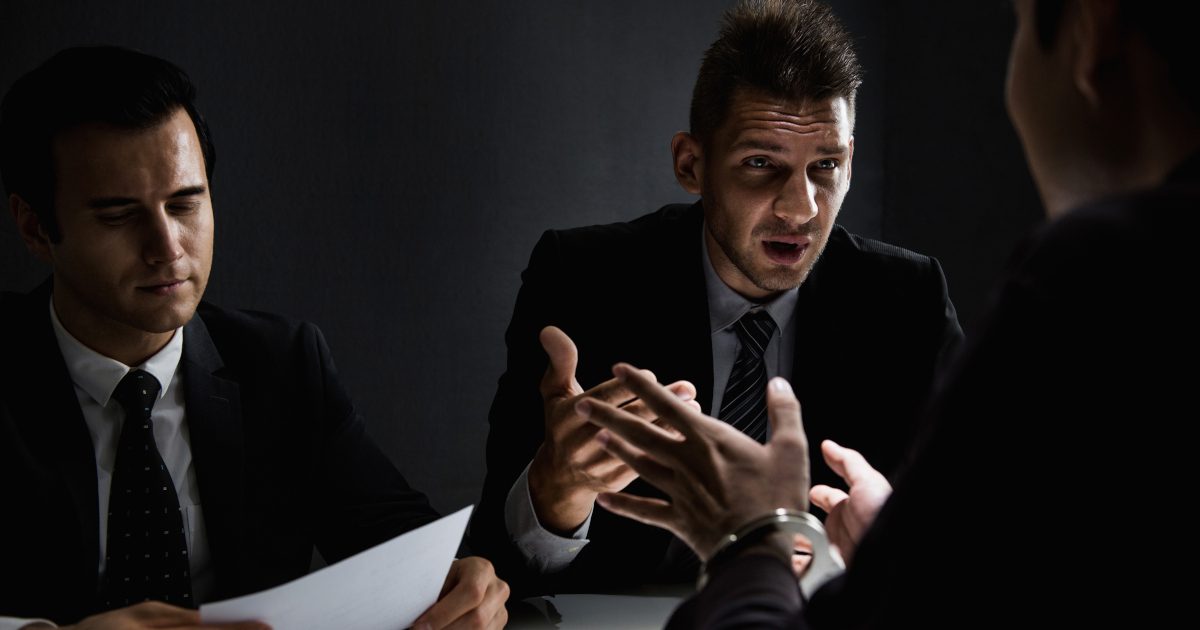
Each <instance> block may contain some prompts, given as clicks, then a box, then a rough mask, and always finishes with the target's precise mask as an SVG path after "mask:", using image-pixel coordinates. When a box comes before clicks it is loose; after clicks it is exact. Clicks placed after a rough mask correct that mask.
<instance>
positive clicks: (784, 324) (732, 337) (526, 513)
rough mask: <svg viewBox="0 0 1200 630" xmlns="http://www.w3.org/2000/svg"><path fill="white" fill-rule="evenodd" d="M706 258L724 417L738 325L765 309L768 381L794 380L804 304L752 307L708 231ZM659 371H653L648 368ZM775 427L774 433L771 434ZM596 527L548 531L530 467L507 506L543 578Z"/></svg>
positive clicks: (717, 399) (787, 294)
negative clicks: (771, 327) (711, 246)
mask: <svg viewBox="0 0 1200 630" xmlns="http://www.w3.org/2000/svg"><path fill="white" fill-rule="evenodd" d="M700 243H701V246H700V247H701V257H702V258H703V259H704V260H703V265H704V284H705V287H706V288H707V289H708V322H709V326H710V329H711V332H712V356H713V399H712V407H711V409H712V414H713V415H714V416H717V415H719V414H720V410H721V401H722V400H723V399H724V397H725V386H726V385H727V384H728V383H729V375H730V374H731V373H732V372H733V364H734V361H736V360H737V354H738V351H739V350H741V342H740V341H739V340H738V336H737V332H736V330H735V329H734V324H736V323H737V321H738V320H739V319H741V317H742V316H743V315H745V314H746V313H748V312H750V311H751V310H753V309H758V308H761V309H762V310H764V311H766V312H767V314H769V315H770V316H771V319H773V320H775V326H776V328H775V332H774V334H772V336H771V340H770V341H768V342H767V349H766V352H765V353H764V354H763V361H764V362H765V363H766V368H767V378H773V377H776V376H782V377H784V378H786V379H788V380H789V381H791V380H792V359H793V358H794V355H795V348H796V318H795V317H794V315H795V313H796V302H797V300H798V299H799V294H800V289H799V287H796V288H793V289H790V290H788V291H784V292H783V293H782V294H780V295H779V296H778V297H776V298H775V299H774V300H772V301H771V302H770V303H767V304H758V303H755V302H751V301H750V300H747V299H746V298H744V297H742V296H741V295H739V294H738V293H737V291H734V290H733V289H732V288H730V287H729V285H727V284H725V281H724V280H722V279H721V276H719V275H717V270H716V269H714V268H713V264H712V259H711V258H709V255H708V239H706V238H705V235H704V230H703V229H701V232H700ZM647 367H651V368H652V367H653V366H647ZM769 431H770V427H768V432H769ZM591 524H592V514H591V513H590V512H589V513H588V517H587V519H586V520H585V521H584V522H583V525H580V526H579V529H577V530H575V531H574V532H572V534H571V535H570V536H569V537H564V536H559V535H557V534H554V533H552V532H550V531H549V530H547V529H546V528H544V527H542V525H541V523H540V522H539V521H538V518H537V514H536V512H534V509H533V498H532V497H531V495H530V493H529V466H526V467H525V470H524V471H523V472H522V473H521V476H520V477H518V478H517V481H516V483H514V484H513V487H512V489H511V490H509V492H508V498H507V499H506V501H505V503H504V525H505V527H506V528H507V529H508V533H509V535H510V536H511V537H512V540H513V543H515V544H516V546H517V549H519V550H520V551H521V555H522V556H524V557H525V560H526V565H527V566H528V567H530V568H532V569H536V570H537V571H539V572H541V573H554V572H555V571H561V570H563V569H565V568H567V566H568V565H570V564H571V562H572V561H573V560H574V559H575V556H577V555H579V552H580V550H582V549H583V548H584V547H585V546H587V544H588V542H590V541H589V540H588V538H587V532H588V529H589V528H590V527H591ZM671 543H672V545H671V548H670V549H668V552H667V555H668V557H672V556H674V555H678V554H679V553H681V552H683V551H684V550H685V549H686V547H683V546H682V543H679V542H678V541H677V540H674V539H672V541H671Z"/></svg>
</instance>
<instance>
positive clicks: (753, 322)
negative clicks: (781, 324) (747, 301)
mask: <svg viewBox="0 0 1200 630" xmlns="http://www.w3.org/2000/svg"><path fill="white" fill-rule="evenodd" d="M734 331H735V332H737V336H738V339H739V340H740V341H741V342H742V347H743V348H745V349H746V350H747V351H749V352H750V353H751V354H753V355H754V358H756V359H761V358H762V356H763V354H764V353H765V352H766V351H767V344H768V343H769V342H770V341H771V335H774V334H775V320H774V319H772V318H771V314H770V313H768V312H766V311H764V310H757V309H756V310H753V311H750V312H748V313H746V314H745V315H742V318H741V319H739V320H737V323H736V324H734Z"/></svg>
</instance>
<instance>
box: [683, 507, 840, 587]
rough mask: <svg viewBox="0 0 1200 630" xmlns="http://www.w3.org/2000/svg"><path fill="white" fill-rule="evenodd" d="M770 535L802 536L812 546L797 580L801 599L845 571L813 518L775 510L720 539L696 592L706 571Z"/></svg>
mask: <svg viewBox="0 0 1200 630" xmlns="http://www.w3.org/2000/svg"><path fill="white" fill-rule="evenodd" d="M774 532H790V533H793V534H802V535H803V536H804V537H805V538H807V539H808V540H809V542H810V543H812V562H810V563H809V564H808V567H807V568H806V569H805V571H804V575H803V576H802V577H801V578H800V591H801V592H802V593H804V597H805V598H808V597H811V596H812V594H813V593H815V592H816V590H817V589H818V588H820V587H821V585H823V584H825V583H826V582H828V581H829V580H831V579H833V578H835V577H837V576H838V575H840V574H841V573H842V572H843V571H845V570H846V563H845V562H843V561H842V557H841V556H840V555H839V554H838V553H837V550H835V549H833V548H831V547H830V546H829V537H828V536H826V535H825V527H824V526H823V525H821V521H819V520H818V519H817V517H815V516H813V515H812V514H809V513H808V512H800V511H798V510H786V509H784V508H779V509H777V510H775V511H773V512H770V513H768V514H764V515H763V516H760V517H758V518H756V519H754V520H752V521H750V522H749V523H746V524H745V525H743V526H741V527H739V528H738V530H737V531H736V532H734V533H732V534H728V535H726V536H724V537H722V538H721V540H720V541H719V542H718V543H717V547H716V549H714V550H713V554H712V556H711V557H710V558H709V559H708V561H707V562H705V563H704V564H702V565H701V566H700V578H699V580H697V582H696V589H697V590H700V589H703V588H704V585H705V584H707V583H708V567H709V566H712V565H719V564H722V563H724V562H725V561H726V560H728V559H731V558H733V557H734V556H736V555H737V554H738V553H740V552H741V551H742V550H743V549H745V548H746V547H749V546H750V545H752V544H754V543H756V542H758V541H760V540H762V539H763V538H764V537H765V536H767V535H770V534H772V533H774Z"/></svg>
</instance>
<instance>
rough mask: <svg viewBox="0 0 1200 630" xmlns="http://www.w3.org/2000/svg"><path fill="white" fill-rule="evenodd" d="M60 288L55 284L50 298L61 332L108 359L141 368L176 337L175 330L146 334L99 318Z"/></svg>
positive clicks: (69, 293) (68, 292) (59, 285)
mask: <svg viewBox="0 0 1200 630" xmlns="http://www.w3.org/2000/svg"><path fill="white" fill-rule="evenodd" d="M60 287H61V284H59V283H55V285H54V293H53V297H52V298H51V299H52V301H53V304H54V312H55V314H56V315H57V316H58V321H59V323H60V324H62V327H63V329H65V330H66V331H67V332H68V333H70V334H71V336H72V337H74V338H75V339H77V340H78V341H79V343H82V344H83V345H85V346H87V347H88V348H91V349H92V350H95V351H96V352H98V353H100V354H102V355H104V356H106V357H108V358H110V359H113V360H115V361H120V362H121V363H124V364H125V365H127V366H130V367H133V366H137V365H141V364H143V363H145V362H146V360H147V359H149V358H150V357H152V356H154V355H155V354H158V352H159V351H160V350H162V349H163V348H164V347H165V346H166V345H167V343H168V342H170V341H171V337H173V336H174V335H175V331H174V330H170V331H167V332H165V333H149V332H146V331H143V330H137V329H134V328H131V327H129V326H126V325H124V324H121V323H119V322H114V321H112V320H109V319H106V318H103V317H102V316H98V315H96V314H94V313H92V312H90V311H89V310H88V309H86V308H84V307H83V306H82V304H80V303H79V301H78V300H76V299H75V298H74V296H73V295H72V294H71V292H70V291H66V290H63V289H60Z"/></svg>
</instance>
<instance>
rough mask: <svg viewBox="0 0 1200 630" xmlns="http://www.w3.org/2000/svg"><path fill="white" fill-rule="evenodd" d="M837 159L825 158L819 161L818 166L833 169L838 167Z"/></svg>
mask: <svg viewBox="0 0 1200 630" xmlns="http://www.w3.org/2000/svg"><path fill="white" fill-rule="evenodd" d="M837 166H838V163H837V160H830V159H825V160H821V161H819V162H817V168H820V169H825V170H831V169H835V168H837Z"/></svg>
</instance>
